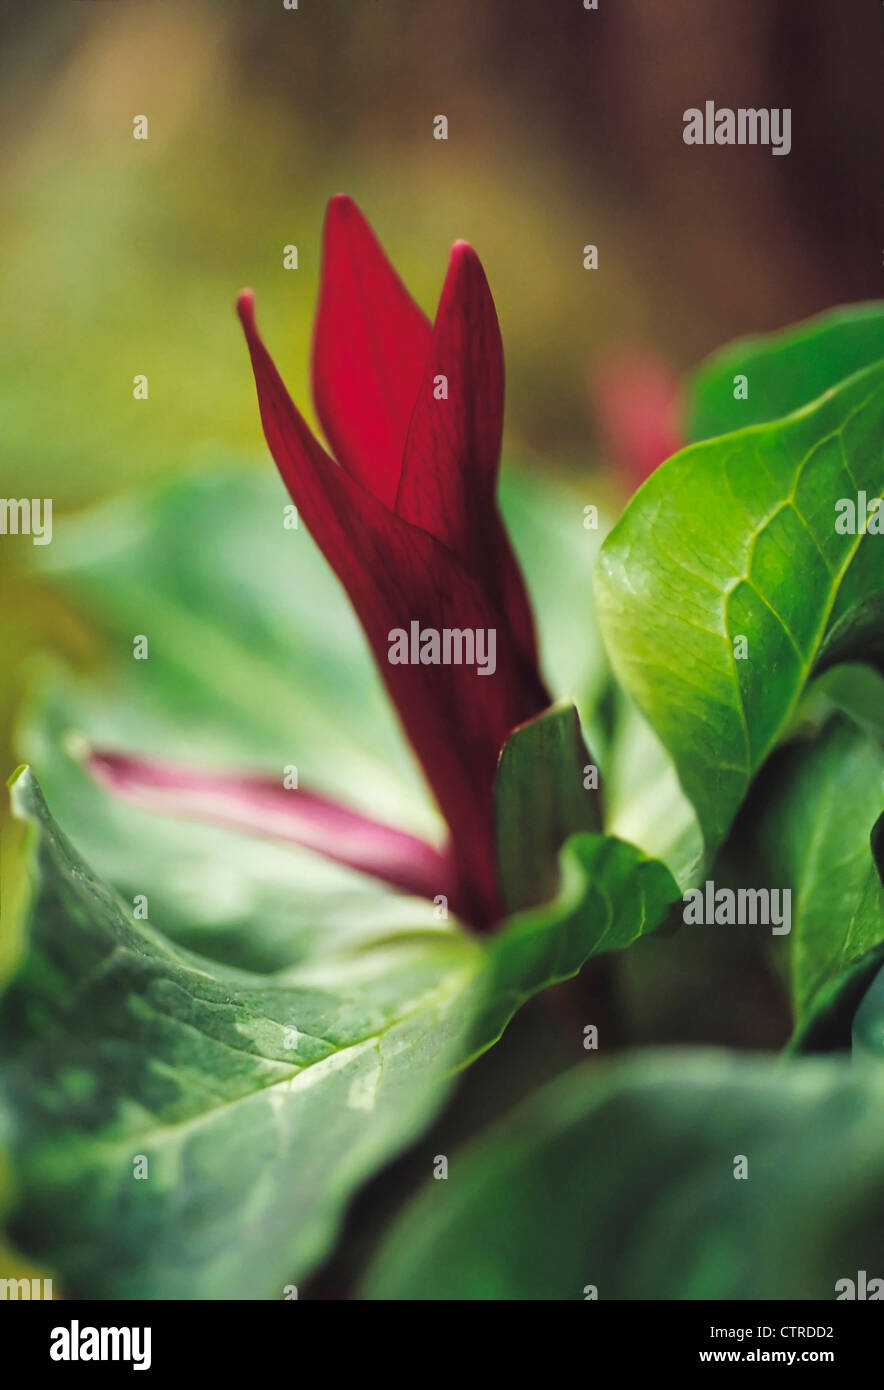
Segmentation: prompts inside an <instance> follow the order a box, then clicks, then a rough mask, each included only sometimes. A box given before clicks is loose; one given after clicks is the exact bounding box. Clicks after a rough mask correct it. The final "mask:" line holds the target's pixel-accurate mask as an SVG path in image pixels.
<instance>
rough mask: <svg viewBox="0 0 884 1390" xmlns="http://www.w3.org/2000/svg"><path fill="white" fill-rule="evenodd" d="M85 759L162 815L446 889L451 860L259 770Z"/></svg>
mask: <svg viewBox="0 0 884 1390" xmlns="http://www.w3.org/2000/svg"><path fill="white" fill-rule="evenodd" d="M85 761H86V766H87V767H88V769H89V771H90V772H91V773H92V775H93V776H94V777H95V778H96V780H97V781H99V782H101V783H102V784H103V785H104V786H106V787H108V788H109V789H110V790H111V791H113V792H115V793H117V795H119V796H123V797H125V798H126V799H127V800H128V801H132V802H134V803H135V804H136V805H138V806H144V807H145V808H147V809H148V810H153V811H161V812H164V813H165V814H166V815H176V816H185V817H187V818H189V819H194V820H204V821H211V822H213V823H215V824H218V825H231V826H234V827H236V828H237V829H238V830H245V831H248V832H251V833H253V834H256V835H264V836H266V837H267V838H269V839H275V840H287V841H289V842H290V843H292V844H296V845H303V846H304V847H305V848H307V849H312V850H316V851H317V853H319V854H322V855H324V856H325V858H326V859H333V860H334V861H335V862H336V863H338V864H346V865H348V866H349V867H350V868H351V869H358V870H359V872H360V873H364V874H371V875H373V877H375V878H379V879H381V880H383V882H385V883H389V884H392V886H393V887H394V888H399V889H402V890H404V891H405V892H406V893H416V894H418V895H419V896H421V897H425V898H433V897H435V896H436V894H438V893H444V894H446V896H448V895H451V894H452V891H453V884H452V867H451V863H450V861H449V860H448V858H447V857H446V856H445V855H443V854H440V853H439V851H438V850H435V849H433V848H432V846H431V845H428V844H425V843H424V841H423V840H418V839H417V838H416V837H415V836H413V835H407V834H405V833H404V832H403V831H401V830H395V829H393V828H392V827H391V826H388V825H382V824H380V822H378V821H373V820H369V819H368V818H367V817H365V816H362V815H360V814H359V813H358V812H357V811H351V810H348V809H347V807H346V806H340V805H339V804H338V803H337V802H335V801H330V800H328V799H327V798H326V797H324V796H317V795H316V793H315V792H309V791H303V790H301V789H300V788H297V789H295V788H293V789H292V790H288V789H286V788H285V787H283V786H282V785H281V784H280V783H279V782H274V781H271V780H270V779H269V778H263V777H237V776H233V775H230V774H228V775H224V774H218V773H214V772H206V771H201V770H199V769H197V768H190V767H180V766H176V765H174V764H171V763H162V762H153V761H150V762H149V761H146V760H144V759H141V758H133V757H129V756H127V755H126V754H123V753H107V752H100V751H95V750H89V751H88V753H87V754H86V759H85Z"/></svg>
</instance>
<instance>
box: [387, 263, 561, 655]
mask: <svg viewBox="0 0 884 1390" xmlns="http://www.w3.org/2000/svg"><path fill="white" fill-rule="evenodd" d="M442 377H444V378H445V383H446V384H447V399H446V398H441V399H440V398H438V392H439V391H440V389H441V383H440V378H442ZM503 391H504V370H503V343H502V342H501V337H500V326H499V324H498V321H497V312H496V310H495V308H494V300H493V299H492V297H491V291H490V289H489V287H488V281H487V280H486V278H485V272H484V270H483V269H482V264H481V262H480V260H479V257H478V256H477V255H476V253H475V251H474V250H473V248H472V247H471V246H468V245H467V243H466V242H465V241H459V242H456V243H455V245H454V246H453V247H452V251H451V259H450V261H449V265H448V274H447V275H446V277H445V284H444V286H443V288H442V295H441V297H440V300H439V308H438V310H437V313H436V321H435V324H434V326H433V339H432V343H431V345H430V349H429V352H428V355H427V364H426V367H425V369H424V374H423V380H422V382H421V386H420V390H419V392H418V394H417V400H416V402H415V408H414V414H413V416H412V419H411V427H410V429H409V432H408V440H407V443H406V446H405V456H404V459H403V463H402V477H401V479H400V483H399V492H398V494H397V498H396V511H397V513H398V515H399V516H401V517H402V518H403V519H404V520H406V521H410V522H411V523H412V524H413V525H415V526H422V527H423V528H424V530H426V531H429V532H430V534H431V535H433V536H435V537H436V538H437V540H440V541H442V542H443V544H445V545H447V546H448V547H449V549H451V550H453V551H454V553H455V554H456V555H457V556H458V557H459V558H460V560H461V561H462V562H463V564H464V565H465V566H466V568H467V569H468V570H469V571H470V572H471V573H472V574H473V575H475V577H476V578H477V579H478V580H479V582H480V584H481V585H482V587H483V589H484V590H485V592H486V593H487V594H489V596H490V597H491V599H492V602H493V603H494V604H495V606H496V607H497V608H498V609H499V610H500V613H501V615H502V616H503V618H504V620H505V621H506V623H507V626H508V627H509V629H510V632H511V633H512V634H513V636H514V638H515V640H516V642H517V644H518V646H519V647H520V649H521V650H522V653H523V656H524V659H525V660H526V661H527V662H529V663H530V664H532V665H536V663H537V648H536V640H535V635H534V621H533V618H532V615H531V606H530V603H529V601H528V595H527V593H526V591H525V586H524V582H523V580H522V576H521V572H520V570H519V567H518V564H517V562H516V559H515V557H514V555H513V552H512V550H511V548H510V544H509V540H508V538H507V535H506V531H505V529H504V526H503V523H502V521H501V519H500V515H499V513H498V510H497V502H496V492H497V473H498V467H499V463H500V443H501V436H502V433H503Z"/></svg>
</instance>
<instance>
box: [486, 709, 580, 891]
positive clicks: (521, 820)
mask: <svg viewBox="0 0 884 1390" xmlns="http://www.w3.org/2000/svg"><path fill="white" fill-rule="evenodd" d="M589 766H592V764H591V761H590V756H589V752H588V750H587V747H586V744H585V743H584V742H583V736H582V734H581V732H580V720H579V719H578V717H577V710H576V709H575V708H574V705H573V704H572V703H571V701H570V700H562V701H560V702H559V703H558V704H556V705H552V706H550V708H549V709H548V710H544V712H543V713H542V714H540V715H538V716H537V718H536V719H532V720H530V721H529V722H528V723H527V724H523V725H522V726H521V727H520V728H518V729H516V730H515V732H514V733H512V734H511V735H510V737H509V739H508V740H507V742H506V744H505V745H504V748H503V751H502V753H501V755H500V764H499V766H498V770H497V777H496V780H495V784H494V814H495V822H496V826H497V862H498V866H499V870H500V878H501V888H502V892H503V898H504V903H505V906H506V909H507V911H508V912H517V911H519V910H520V909H521V908H525V907H536V906H537V904H538V903H543V902H547V901H548V900H549V899H550V898H551V897H552V896H553V895H554V893H555V891H556V886H557V883H558V861H559V851H560V850H561V848H562V845H563V844H564V843H565V841H566V840H567V838H568V836H569V835H571V834H574V833H575V832H576V831H579V830H593V829H597V828H598V827H599V825H600V824H601V817H600V815H599V809H598V790H597V787H598V769H597V768H596V769H595V771H596V778H595V780H596V790H592V789H589V790H586V789H584V785H583V782H584V768H586V767H589Z"/></svg>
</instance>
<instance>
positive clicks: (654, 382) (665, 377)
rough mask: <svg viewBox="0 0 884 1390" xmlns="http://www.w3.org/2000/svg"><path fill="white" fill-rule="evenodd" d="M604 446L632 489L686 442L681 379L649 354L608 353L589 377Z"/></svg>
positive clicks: (658, 359)
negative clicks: (683, 424) (681, 419)
mask: <svg viewBox="0 0 884 1390" xmlns="http://www.w3.org/2000/svg"><path fill="white" fill-rule="evenodd" d="M589 386H590V396H591V398H592V404H593V408H594V412H595V417H596V426H597V428H598V432H599V436H600V439H601V444H602V448H603V450H604V451H605V454H606V456H607V458H608V459H609V460H610V462H611V463H612V464H613V465H614V466H615V468H616V470H617V473H618V475H619V476H620V477H622V479H623V481H624V483H625V485H626V486H627V487H628V488H629V490H630V491H632V490H633V489H634V488H637V487H639V486H640V485H641V484H642V483H643V482H644V481H645V478H647V477H649V476H650V474H651V473H653V471H654V469H655V468H656V467H657V466H658V465H659V464H661V463H662V462H663V461H664V459H668V458H669V457H670V456H671V455H672V454H674V453H677V452H678V450H679V449H681V448H682V447H683V445H684V444H685V442H686V441H685V440H684V439H683V438H682V435H681V427H680V421H679V416H680V413H681V392H680V389H679V383H678V378H677V376H675V374H674V373H673V372H671V371H670V370H669V368H668V367H667V366H666V364H665V362H664V361H663V360H662V359H661V358H659V357H657V356H655V355H654V354H653V353H651V352H642V351H640V350H635V351H630V350H629V349H622V350H621V351H619V352H614V353H611V354H609V355H608V357H607V359H606V361H605V363H604V364H603V365H602V366H600V367H598V368H596V369H595V370H594V371H593V372H592V373H591V374H590V379H589Z"/></svg>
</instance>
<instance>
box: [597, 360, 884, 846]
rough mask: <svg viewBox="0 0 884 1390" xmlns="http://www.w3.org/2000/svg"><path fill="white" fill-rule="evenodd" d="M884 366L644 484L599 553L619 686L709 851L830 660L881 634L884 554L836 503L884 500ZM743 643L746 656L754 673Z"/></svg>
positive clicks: (601, 611)
mask: <svg viewBox="0 0 884 1390" xmlns="http://www.w3.org/2000/svg"><path fill="white" fill-rule="evenodd" d="M882 433H884V365H878V366H876V367H874V368H872V369H870V370H869V371H867V372H864V373H862V374H860V375H858V376H855V377H852V378H851V379H850V380H849V381H847V382H845V383H843V384H842V385H841V386H839V387H837V388H836V389H835V390H834V391H832V392H830V393H829V394H828V395H827V396H825V397H823V399H822V400H820V401H817V402H815V403H814V404H813V405H812V406H808V407H807V408H806V409H804V410H802V411H800V412H798V413H797V414H795V415H792V416H790V417H789V418H788V419H786V420H784V421H779V422H777V423H776V424H773V425H761V426H757V427H755V428H752V429H746V430H741V431H740V432H739V433H736V434H732V435H727V436H725V437H724V438H722V439H716V440H712V441H709V442H708V443H705V444H697V445H694V446H692V447H691V448H688V449H685V450H684V451H682V452H681V453H679V454H676V455H675V456H674V457H673V458H671V459H669V460H667V462H666V463H664V464H663V465H662V466H661V467H660V468H658V469H657V471H656V472H655V473H654V474H653V475H652V476H651V477H650V478H649V479H648V481H647V482H646V483H645V484H644V486H643V487H642V488H641V489H640V490H639V492H638V493H637V494H636V496H635V497H634V498H633V500H632V502H631V503H630V505H629V506H628V507H627V509H626V511H625V513H624V515H623V517H622V518H621V519H620V521H619V522H618V523H617V525H616V526H615V527H614V529H613V531H612V532H611V534H610V535H609V536H608V538H607V540H606V541H605V543H604V545H603V546H602V549H601V553H600V556H599V564H598V567H597V570H596V584H595V592H596V605H597V612H598V618H599V622H600V626H601V628H602V633H603V636H604V638H605V642H606V645H607V648H608V652H609V655H610V656H611V659H612V663H613V666H614V669H615V672H616V674H617V675H618V677H619V679H620V680H621V682H622V684H623V685H624V686H625V687H626V689H627V691H629V692H630V693H631V694H632V696H633V697H634V698H635V700H636V702H637V703H638V705H639V707H640V708H641V710H642V711H643V713H644V714H645V716H646V717H647V718H648V720H649V721H650V723H651V725H652V727H653V728H654V730H655V732H656V734H657V736H658V737H659V738H660V740H661V741H662V743H663V744H664V746H665V748H666V749H667V751H668V752H669V754H670V756H671V757H672V759H673V762H674V763H675V767H676V770H677V772H678V776H679V780H680V782H681V785H682V787H683V789H684V791H685V793H686V794H687V796H688V798H689V799H690V801H691V802H692V803H693V805H694V807H695V809H696V811H697V815H698V819H699V821H700V825H701V827H702V831H703V836H704V840H705V844H706V849H707V855H711V853H712V852H714V850H715V849H716V848H717V847H718V846H719V845H720V844H721V842H722V840H723V838H724V835H725V833H726V831H727V829H728V827H729V826H730V824H731V821H732V820H733V817H734V815H735V813H736V811H737V809H738V807H739V805H740V803H741V801H742V800H743V797H744V796H745V793H746V790H747V788H748V786H749V783H750V781H751V780H752V777H753V776H754V774H755V772H756V771H757V770H758V768H759V767H760V766H761V764H762V762H763V761H764V759H765V758H766V757H767V755H768V753H769V752H770V751H771V749H772V748H773V747H774V746H775V744H776V743H777V741H778V740H779V739H780V737H781V736H782V734H783V732H784V730H785V729H786V728H787V727H788V725H789V722H790V720H791V718H792V716H793V714H794V712H795V709H796V707H797V704H798V702H799V700H800V698H801V695H802V693H803V691H804V689H805V686H806V684H807V682H808V680H809V678H810V676H811V674H812V672H813V671H814V670H815V669H817V668H818V666H819V665H820V663H821V662H823V661H825V662H830V661H832V662H833V661H835V660H836V659H843V658H844V657H845V656H846V655H848V654H849V652H847V651H846V650H845V649H846V648H847V646H848V643H847V635H848V633H849V635H850V642H851V644H852V645H853V646H854V647H856V648H857V649H858V650H857V651H856V653H855V654H856V655H858V656H859V657H860V659H862V658H863V657H866V658H867V659H868V650H869V649H870V648H874V645H875V643H876V642H880V640H881V635H882V632H884V586H882V579H881V555H882V552H881V544H882V538H881V537H879V536H877V535H870V534H859V535H856V536H851V535H841V534H839V533H837V532H836V531H835V529H834V520H835V504H836V502H837V500H838V499H839V498H841V497H845V496H847V497H850V496H855V495H856V493H857V491H858V490H860V489H865V490H866V491H867V492H868V494H869V496H875V495H877V494H878V493H880V492H881V491H882V490H884V463H882V451H881V438H882ZM741 637H744V638H745V639H746V643H747V653H746V658H745V659H740V654H741V653H743V647H742V645H741V644H739V643H738V642H737V639H738V638H741Z"/></svg>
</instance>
